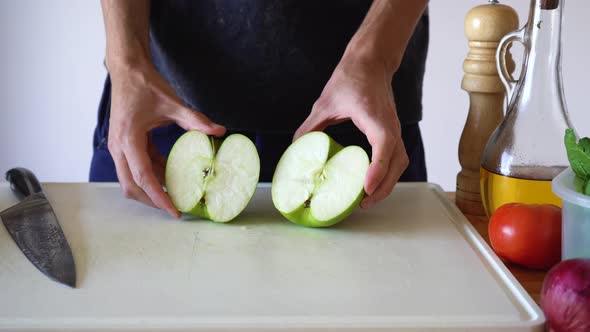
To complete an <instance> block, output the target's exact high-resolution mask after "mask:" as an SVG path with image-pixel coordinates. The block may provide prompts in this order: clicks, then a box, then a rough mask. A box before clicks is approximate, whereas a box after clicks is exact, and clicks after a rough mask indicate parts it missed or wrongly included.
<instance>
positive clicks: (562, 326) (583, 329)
mask: <svg viewBox="0 0 590 332" xmlns="http://www.w3.org/2000/svg"><path fill="white" fill-rule="evenodd" d="M541 308H542V309H543V312H544V313H545V316H546V317H547V323H548V324H549V327H550V328H551V329H552V330H553V331H554V332H588V331H590V259H579V258H578V259H569V260H565V261H562V262H561V263H559V264H557V265H555V266H554V267H553V268H552V269H551V270H549V272H548V273H547V276H546V277H545V280H544V281H543V288H542V289H541Z"/></svg>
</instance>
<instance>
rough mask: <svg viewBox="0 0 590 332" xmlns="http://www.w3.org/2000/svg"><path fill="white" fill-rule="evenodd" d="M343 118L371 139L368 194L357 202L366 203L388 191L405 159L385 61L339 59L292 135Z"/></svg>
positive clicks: (374, 201) (335, 122)
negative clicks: (330, 75)
mask: <svg viewBox="0 0 590 332" xmlns="http://www.w3.org/2000/svg"><path fill="white" fill-rule="evenodd" d="M346 120H352V122H353V123H354V125H355V126H356V127H357V128H358V129H359V130H361V131H362V132H363V133H364V134H365V135H366V136H367V140H368V141H369V144H371V149H372V153H371V154H372V158H371V164H370V165H369V169H368V171H367V176H366V178H365V193H366V194H367V196H366V197H365V198H363V200H362V201H361V207H363V208H369V207H371V206H373V205H374V204H375V203H377V202H379V201H381V200H382V199H384V198H386V197H387V196H388V195H389V194H390V193H391V191H392V190H393V187H394V186H395V184H396V183H397V181H398V180H399V178H400V176H401V175H402V173H403V172H404V170H405V169H406V167H408V163H409V160H408V155H407V153H406V149H405V147H404V143H403V141H402V136H401V126H400V123H399V119H398V117H397V112H396V107H395V103H394V99H393V91H392V88H391V75H389V74H388V73H387V70H385V66H380V65H377V64H373V63H362V62H358V61H354V62H353V61H346V60H344V59H343V61H342V62H340V64H339V65H338V66H337V67H336V69H335V70H334V73H333V74H332V77H331V78H330V80H329V81H328V83H327V84H326V86H325V88H324V90H323V91H322V94H321V96H320V97H319V99H318V100H317V101H316V102H315V103H314V105H313V107H312V110H311V113H310V114H309V116H308V117H307V119H306V120H305V121H304V122H303V124H302V125H301V126H300V127H299V129H298V130H297V131H296V132H295V137H294V139H297V138H298V137H300V136H302V135H303V134H306V133H308V132H310V131H316V130H317V131H321V130H324V129H325V128H326V127H328V126H330V125H333V124H337V123H341V122H344V121H346Z"/></svg>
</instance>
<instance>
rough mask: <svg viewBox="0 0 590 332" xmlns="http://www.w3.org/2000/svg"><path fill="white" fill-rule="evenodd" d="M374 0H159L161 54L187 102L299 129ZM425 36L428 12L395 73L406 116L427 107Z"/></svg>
mask: <svg viewBox="0 0 590 332" xmlns="http://www.w3.org/2000/svg"><path fill="white" fill-rule="evenodd" d="M370 5H371V1H369V0H320V1H306V0H152V5H151V14H150V15H151V17H150V46H151V52H152V57H153V62H154V64H155V65H156V68H157V69H158V70H159V71H160V73H161V74H162V75H163V76H164V78H165V79H166V80H167V81H168V82H169V83H170V84H171V85H172V87H173V88H174V89H175V91H176V92H177V94H178V95H179V97H180V98H181V99H182V100H183V101H184V102H185V103H186V104H187V105H188V106H189V107H192V108H195V109H198V110H199V111H201V112H203V113H205V114H206V115H207V116H209V117H210V118H211V119H212V120H213V121H215V122H217V123H219V124H222V125H224V126H226V127H227V128H228V129H233V130H247V131H257V132H293V131H294V130H295V129H297V127H299V125H300V124H301V123H302V122H303V120H305V118H306V117H307V115H308V114H309V112H310V111H311V107H312V105H313V103H314V102H315V101H316V100H317V98H318V97H319V96H320V94H321V92H322V90H323V88H324V86H325V84H326V83H327V81H328V80H329V78H330V76H331V74H332V71H333V70H334V68H335V67H336V65H337V64H338V62H339V60H340V58H341V56H342V54H343V52H344V50H345V48H346V45H347V44H348V42H349V41H350V39H351V37H352V36H353V34H354V33H355V32H356V30H357V29H358V27H359V26H360V24H361V23H362V20H363V18H364V17H365V15H366V14H367V11H368V9H369V7H370ZM391 34H392V35H393V34H395V31H392V32H391ZM427 45H428V16H427V14H425V15H423V17H422V18H421V20H420V22H419V23H418V26H417V28H416V30H415V32H414V35H413V37H412V39H411V41H410V43H409V46H408V49H407V50H406V53H405V55H404V58H403V62H402V65H401V67H400V68H399V70H398V72H397V73H396V75H395V76H394V79H393V82H392V85H393V87H394V94H395V102H396V105H397V108H398V114H399V117H400V121H401V122H402V124H409V123H416V122H418V121H419V120H420V119H421V116H422V106H421V98H422V80H423V76H424V67H425V60H426V53H427ZM347 125H350V124H344V125H342V126H341V127H342V128H343V130H346V128H347V127H346V126H347Z"/></svg>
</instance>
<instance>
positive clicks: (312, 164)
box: [272, 131, 369, 227]
mask: <svg viewBox="0 0 590 332" xmlns="http://www.w3.org/2000/svg"><path fill="white" fill-rule="evenodd" d="M368 168H369V157H368V156H367V153H366V152H365V150H363V149H362V148H360V147H358V146H354V145H353V146H348V147H345V148H343V147H342V146H341V145H340V144H338V143H336V142H335V141H334V140H333V139H332V138H331V137H329V136H328V135H327V134H325V133H323V132H317V131H316V132H311V133H308V134H305V135H303V136H301V137H300V138H298V139H297V140H296V141H295V142H293V144H291V145H290V146H289V147H288V148H287V150H286V151H285V152H284V153H283V155H282V156H281V159H280V160H279V163H278V165H277V168H276V170H275V173H274V175H273V180H272V201H273V204H274V206H275V207H276V208H277V210H279V212H280V213H281V214H282V215H283V216H285V218H287V219H288V220H290V221H292V222H294V223H296V224H299V225H303V226H308V227H327V226H331V225H334V224H336V223H338V222H340V221H341V220H343V219H344V218H346V217H347V216H348V215H350V214H351V213H352V211H353V210H354V209H355V208H356V207H357V206H358V205H359V202H360V200H361V199H362V198H363V196H364V183H365V176H366V174H367V169H368Z"/></svg>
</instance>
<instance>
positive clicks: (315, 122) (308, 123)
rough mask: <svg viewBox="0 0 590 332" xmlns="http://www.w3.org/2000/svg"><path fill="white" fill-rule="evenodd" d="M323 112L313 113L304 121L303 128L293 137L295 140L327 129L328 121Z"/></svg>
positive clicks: (300, 127)
mask: <svg viewBox="0 0 590 332" xmlns="http://www.w3.org/2000/svg"><path fill="white" fill-rule="evenodd" d="M322 113H323V112H314V111H312V112H311V113H310V114H309V116H308V117H307V118H306V119H305V121H303V123H302V124H301V126H299V128H298V129H297V130H296V131H295V135H294V136H293V140H296V139H298V138H299V137H301V136H303V135H305V134H307V133H309V132H312V131H322V130H324V129H326V127H327V126H328V121H326V119H325V118H324V117H323V115H322Z"/></svg>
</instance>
